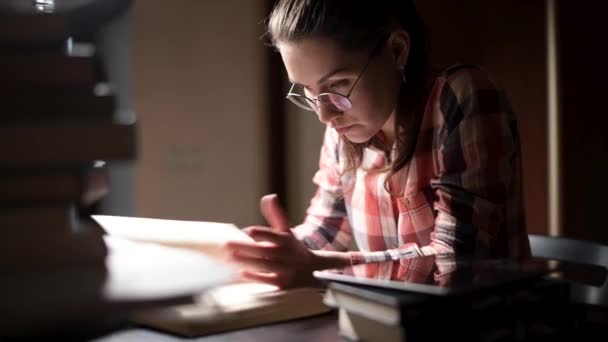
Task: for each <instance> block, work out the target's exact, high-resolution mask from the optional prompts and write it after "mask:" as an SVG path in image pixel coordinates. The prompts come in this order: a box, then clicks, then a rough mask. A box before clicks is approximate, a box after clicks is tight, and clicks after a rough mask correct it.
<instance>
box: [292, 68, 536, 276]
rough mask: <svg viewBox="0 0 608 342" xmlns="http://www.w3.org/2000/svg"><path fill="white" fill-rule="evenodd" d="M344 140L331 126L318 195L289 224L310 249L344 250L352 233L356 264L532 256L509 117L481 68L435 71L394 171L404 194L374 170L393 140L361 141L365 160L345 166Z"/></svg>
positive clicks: (391, 153) (383, 161) (352, 256)
mask: <svg viewBox="0 0 608 342" xmlns="http://www.w3.org/2000/svg"><path fill="white" fill-rule="evenodd" d="M342 144H343V142H342V141H341V138H340V136H339V134H338V133H337V132H336V131H335V130H334V129H331V128H328V129H327V130H326V132H325V137H324V143H323V146H322V148H321V156H320V162H319V170H318V171H317V173H316V174H315V176H314V178H313V182H314V183H315V184H317V185H318V189H317V192H316V195H315V196H314V197H313V199H312V200H311V203H310V206H309V208H308V210H307V212H306V214H307V216H306V218H305V220H304V222H303V223H302V224H301V225H299V226H297V227H295V228H293V232H294V234H295V235H296V237H298V238H299V239H300V240H301V241H303V242H304V244H306V246H307V247H308V248H310V249H314V250H332V251H347V250H348V247H349V246H350V245H351V241H352V239H353V238H354V240H355V242H356V245H357V247H358V251H351V252H349V254H350V259H351V263H352V264H358V263H367V262H378V261H385V260H397V259H403V258H411V257H416V256H420V255H430V254H443V253H452V254H455V255H457V256H458V255H463V256H478V257H513V258H522V257H527V256H529V254H530V250H529V249H530V247H529V242H528V237H527V232H526V228H525V221H524V212H523V203H522V202H523V201H522V193H521V160H520V159H521V153H520V146H519V136H518V131H517V125H516V122H515V117H514V114H513V112H512V110H511V108H510V105H509V102H508V100H507V99H506V96H505V95H504V93H503V92H502V90H500V89H499V88H498V87H497V86H496V85H495V84H494V83H493V82H492V81H491V80H490V79H489V78H488V76H487V75H486V74H485V73H484V72H483V71H482V70H481V69H479V68H475V67H459V68H451V69H448V70H446V71H444V72H442V73H440V74H439V75H438V76H437V78H436V80H435V81H434V84H433V85H432V88H431V90H430V93H429V98H428V102H427V105H426V108H425V112H424V115H423V118H422V122H421V127H420V133H419V135H418V140H417V143H416V147H415V152H414V156H413V158H412V160H411V161H410V163H409V164H408V165H407V166H406V167H404V168H403V169H401V170H400V171H399V172H398V173H396V174H395V175H394V176H393V178H392V179H391V189H401V190H403V191H402V193H403V195H402V196H398V197H394V196H392V195H391V193H390V192H389V191H387V190H386V189H385V186H384V183H385V180H386V177H387V173H388V172H382V171H378V170H381V169H383V168H385V167H386V166H387V165H388V162H389V160H394V159H395V157H396V152H395V149H394V148H393V149H392V150H391V151H382V150H379V149H377V148H374V147H367V148H365V150H364V152H363V160H362V165H361V167H359V168H358V169H357V170H356V172H355V173H352V172H351V173H348V172H344V170H345V168H346V163H345V155H344V153H343V148H342ZM393 192H396V191H393Z"/></svg>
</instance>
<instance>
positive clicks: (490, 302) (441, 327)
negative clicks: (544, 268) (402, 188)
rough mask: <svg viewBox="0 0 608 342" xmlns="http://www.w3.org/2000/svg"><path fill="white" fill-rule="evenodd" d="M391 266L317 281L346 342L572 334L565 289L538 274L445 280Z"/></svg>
mask: <svg viewBox="0 0 608 342" xmlns="http://www.w3.org/2000/svg"><path fill="white" fill-rule="evenodd" d="M422 258H427V257H422ZM390 264H391V262H389V263H381V264H379V265H378V267H375V266H373V265H372V267H369V266H370V265H366V266H363V265H362V266H355V267H353V268H350V269H347V270H346V273H342V274H335V273H332V272H317V273H316V275H317V277H319V278H320V279H324V280H327V281H329V284H328V291H327V294H326V296H325V303H326V304H328V305H329V306H332V307H335V308H337V309H338V310H339V319H338V323H339V324H338V326H339V332H340V335H341V336H342V337H344V338H345V339H347V340H352V341H369V342H373V341H445V340H458V341H531V340H534V341H535V340H538V339H540V340H544V339H549V338H554V337H556V336H558V335H560V334H565V333H569V332H570V331H571V330H570V322H569V320H568V315H567V314H566V313H565V308H566V307H567V298H568V295H567V291H568V288H567V285H566V284H565V283H564V282H560V281H556V280H552V279H548V278H544V277H542V276H540V273H536V272H528V271H525V272H524V271H520V270H514V269H506V268H503V267H498V266H497V267H496V269H494V270H492V269H490V268H487V267H486V266H482V267H481V268H480V267H478V266H475V265H474V266H472V267H469V266H467V267H463V268H461V269H460V270H459V268H460V267H459V266H458V267H455V268H454V269H453V270H450V271H449V272H447V273H445V272H443V271H439V270H440V269H441V268H442V267H440V266H437V267H435V266H433V264H434V263H433V262H431V263H418V265H417V266H416V267H414V268H411V267H407V266H405V265H403V264H399V262H394V263H393V265H390ZM421 264H428V265H429V266H430V267H429V268H428V269H424V268H422V267H420V265H421ZM436 265H441V263H440V262H438V263H436ZM410 266H411V265H410ZM353 269H354V272H351V271H353ZM373 270H377V271H379V270H389V272H388V273H386V274H382V272H380V273H378V272H375V271H373ZM535 274H536V275H535ZM385 275H388V277H385ZM420 275H422V276H420ZM418 276H420V277H418Z"/></svg>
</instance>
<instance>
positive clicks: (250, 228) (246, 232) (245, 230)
mask: <svg viewBox="0 0 608 342" xmlns="http://www.w3.org/2000/svg"><path fill="white" fill-rule="evenodd" d="M254 229H270V228H268V227H263V226H249V227H245V228H243V229H241V231H243V232H244V233H245V234H247V235H251V234H250V233H251V231H252V230H254Z"/></svg>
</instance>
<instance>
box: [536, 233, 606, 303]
mask: <svg viewBox="0 0 608 342" xmlns="http://www.w3.org/2000/svg"><path fill="white" fill-rule="evenodd" d="M529 238H530V247H531V250H532V256H533V257H537V258H544V259H555V260H561V261H566V262H572V263H578V264H584V265H593V266H598V267H601V268H603V282H602V283H601V284H600V285H598V286H596V285H590V284H583V283H573V284H572V285H571V296H572V300H573V301H575V302H578V303H584V304H591V305H600V306H608V276H607V275H608V246H604V245H601V244H599V243H594V242H590V241H582V240H574V239H568V238H558V237H551V236H544V235H535V234H530V235H529Z"/></svg>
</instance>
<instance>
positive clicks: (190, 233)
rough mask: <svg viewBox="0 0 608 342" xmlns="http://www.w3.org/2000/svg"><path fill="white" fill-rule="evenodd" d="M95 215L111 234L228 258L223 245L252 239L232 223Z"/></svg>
mask: <svg viewBox="0 0 608 342" xmlns="http://www.w3.org/2000/svg"><path fill="white" fill-rule="evenodd" d="M92 218H93V219H94V220H95V221H97V223H99V225H100V226H101V227H102V228H103V229H104V230H105V231H106V232H107V233H108V234H109V235H111V236H116V237H120V238H124V239H129V240H133V241H140V242H151V243H157V244H161V245H165V246H170V247H178V248H188V249H192V250H196V251H199V252H203V253H205V254H208V255H210V256H213V257H219V258H220V259H225V256H224V251H223V248H222V247H223V245H224V244H225V243H226V242H227V241H253V239H252V238H251V237H250V236H249V235H247V234H246V233H245V232H243V231H241V230H240V229H239V228H238V227H236V226H235V225H233V224H229V223H218V222H205V221H184V220H167V219H155V218H145V217H127V216H109V215H93V216H92Z"/></svg>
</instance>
